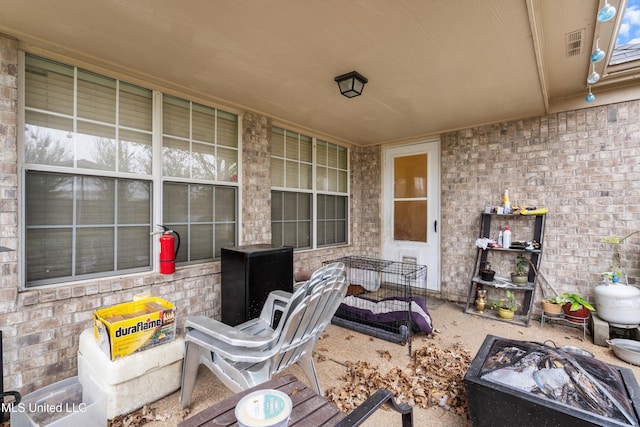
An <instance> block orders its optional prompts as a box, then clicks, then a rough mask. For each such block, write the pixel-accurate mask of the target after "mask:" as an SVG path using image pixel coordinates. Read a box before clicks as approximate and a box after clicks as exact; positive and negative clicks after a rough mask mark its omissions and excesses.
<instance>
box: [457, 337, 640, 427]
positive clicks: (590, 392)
mask: <svg viewBox="0 0 640 427" xmlns="http://www.w3.org/2000/svg"><path fill="white" fill-rule="evenodd" d="M464 383H465V390H466V395H467V402H468V405H469V418H470V420H471V424H472V425H473V427H484V426H486V427H500V426H509V427H513V426H515V425H517V426H519V427H520V426H525V427H526V426H531V427H538V426H565V425H566V426H571V427H578V426H638V425H640V420H639V418H638V414H639V412H638V410H639V408H640V400H639V399H640V387H639V386H638V383H637V381H636V379H635V377H634V375H633V371H631V370H630V369H627V368H622V367H618V366H613V365H609V364H607V363H604V362H602V361H601V360H598V359H596V358H594V357H591V356H588V355H582V354H578V353H576V352H571V351H564V350H562V348H553V347H550V346H548V345H544V344H540V343H533V342H528V341H517V340H508V339H504V338H500V337H496V336H493V335H487V337H486V338H485V340H484V343H483V344H482V347H480V350H479V351H478V354H476V356H475V358H474V360H473V362H472V363H471V366H470V367H469V369H468V371H467V373H466V375H465V377H464Z"/></svg>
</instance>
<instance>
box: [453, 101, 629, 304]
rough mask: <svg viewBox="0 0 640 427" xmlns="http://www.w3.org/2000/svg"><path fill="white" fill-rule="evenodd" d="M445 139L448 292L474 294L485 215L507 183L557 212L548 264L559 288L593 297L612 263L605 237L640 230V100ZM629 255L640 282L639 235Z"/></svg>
mask: <svg viewBox="0 0 640 427" xmlns="http://www.w3.org/2000/svg"><path fill="white" fill-rule="evenodd" d="M442 142H443V143H442V222H443V224H442V266H443V271H442V289H443V292H442V296H443V297H444V298H448V299H452V300H457V301H462V298H464V297H465V296H466V289H467V287H468V285H469V279H470V275H471V268H472V265H473V262H474V259H475V249H474V242H475V239H476V237H477V235H478V221H479V212H480V211H481V209H482V208H483V207H484V206H485V205H487V204H499V203H500V202H501V194H502V192H503V191H504V190H505V189H509V194H510V195H511V202H512V203H515V202H523V203H526V204H528V205H533V206H544V207H548V208H549V210H550V212H549V215H548V217H547V223H546V233H545V247H544V252H543V256H542V267H541V269H540V270H541V272H542V275H543V276H544V277H545V278H547V279H548V281H549V283H550V284H551V286H552V287H553V288H555V289H556V290H557V291H558V292H575V293H581V294H583V295H586V296H589V297H590V296H591V295H592V294H593V287H594V286H596V285H597V284H599V282H600V275H599V273H600V272H602V271H606V270H607V269H608V267H609V265H611V263H612V255H613V251H612V247H611V245H608V244H605V243H603V242H602V237H603V236H610V235H619V236H623V235H625V234H627V233H628V232H629V231H632V230H639V229H640V101H633V102H622V103H619V104H612V105H608V106H597V107H592V108H585V109H581V110H577V111H570V112H563V113H558V114H551V115H548V116H543V117H535V118H531V119H527V120H519V121H515V122H509V123H500V124H495V125H490V126H483V127H477V128H472V129H465V130H462V131H458V132H452V133H447V134H445V135H443V136H442ZM522 234H524V235H525V236H526V235H527V233H522ZM494 237H495V236H494ZM520 238H523V237H522V236H520V235H518V232H517V231H516V232H515V234H514V239H520ZM622 252H623V267H626V268H627V270H628V272H629V274H630V276H631V280H632V281H634V282H635V281H637V280H638V278H639V277H640V256H639V253H640V237H638V236H634V238H631V239H629V241H628V242H626V243H625V244H624V245H623V247H622ZM506 273H508V271H505V272H503V275H504V274H506ZM542 282H543V283H544V280H543V281H542ZM545 289H546V290H547V292H551V291H550V290H549V288H548V287H546V288H545ZM540 296H541V293H540V292H538V295H537V298H538V299H539V298H540ZM592 301H593V300H592Z"/></svg>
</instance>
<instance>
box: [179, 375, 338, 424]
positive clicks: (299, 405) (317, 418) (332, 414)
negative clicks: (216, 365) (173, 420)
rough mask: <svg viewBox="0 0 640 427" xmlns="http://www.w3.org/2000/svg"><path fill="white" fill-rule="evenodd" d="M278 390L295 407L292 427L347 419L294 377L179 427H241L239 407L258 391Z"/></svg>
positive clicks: (219, 406)
mask: <svg viewBox="0 0 640 427" xmlns="http://www.w3.org/2000/svg"><path fill="white" fill-rule="evenodd" d="M264 389H276V390H280V391H282V392H283V393H287V395H289V397H290V398H291V402H292V403H293V410H292V411H291V418H290V420H289V426H298V427H309V426H313V427H319V426H334V425H336V424H337V423H338V422H339V421H340V420H342V419H343V418H345V417H346V414H343V413H342V412H340V410H339V409H338V407H337V406H336V405H334V404H333V403H331V402H329V401H328V400H327V399H325V398H324V397H322V396H320V395H318V394H317V393H316V392H315V391H314V390H313V389H311V388H309V387H307V385H306V384H305V383H303V382H302V381H300V380H299V379H298V378H296V377H295V376H293V375H284V376H282V377H279V378H274V379H272V380H270V381H267V382H266V383H262V384H260V385H258V386H256V387H253V388H250V389H248V390H245V391H243V392H241V393H238V394H235V395H233V396H231V397H229V398H227V399H225V400H223V401H221V402H218V403H216V404H215V405H213V406H210V407H209V408H207V409H205V410H204V411H202V412H200V413H197V414H195V415H193V416H192V417H190V418H187V419H186V420H184V421H183V422H181V423H180V424H179V426H178V427H199V426H232V425H237V420H236V416H235V413H234V410H235V407H236V404H237V403H238V402H239V401H240V399H242V398H243V397H244V396H246V395H247V394H249V393H251V392H254V391H256V390H264Z"/></svg>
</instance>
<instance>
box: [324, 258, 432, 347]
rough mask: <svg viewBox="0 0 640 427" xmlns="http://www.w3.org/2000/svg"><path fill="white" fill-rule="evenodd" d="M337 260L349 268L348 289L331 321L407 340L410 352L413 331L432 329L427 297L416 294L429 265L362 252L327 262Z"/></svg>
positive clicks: (420, 331)
mask: <svg viewBox="0 0 640 427" xmlns="http://www.w3.org/2000/svg"><path fill="white" fill-rule="evenodd" d="M338 261H339V262H342V263H344V265H345V266H346V268H347V281H348V283H349V290H348V292H347V296H346V297H345V299H344V300H343V302H342V304H340V307H339V308H338V310H337V311H336V314H335V315H334V317H333V319H332V320H331V323H333V324H336V325H339V326H342V327H345V328H348V329H351V330H354V331H358V332H362V333H365V334H368V335H372V336H375V337H377V338H381V339H384V340H387V341H392V342H398V343H402V344H404V343H407V342H408V343H409V354H411V338H412V335H413V334H415V333H425V334H430V333H431V332H432V331H433V326H432V323H431V316H430V315H429V311H428V310H427V307H426V301H425V298H424V296H419V295H415V294H417V293H419V291H420V290H421V289H420V288H418V287H417V286H418V285H419V284H421V283H423V282H424V280H425V278H426V276H427V267H426V266H425V265H419V264H416V263H411V262H397V261H387V260H383V259H377V258H369V257H361V256H346V257H343V258H339V259H334V260H331V261H325V264H328V263H332V262H338ZM414 293H415V294H414Z"/></svg>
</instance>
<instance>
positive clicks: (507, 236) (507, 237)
mask: <svg viewBox="0 0 640 427" xmlns="http://www.w3.org/2000/svg"><path fill="white" fill-rule="evenodd" d="M509 246H511V229H510V228H509V227H508V226H507V227H505V228H504V233H502V247H503V248H505V249H509Z"/></svg>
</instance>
